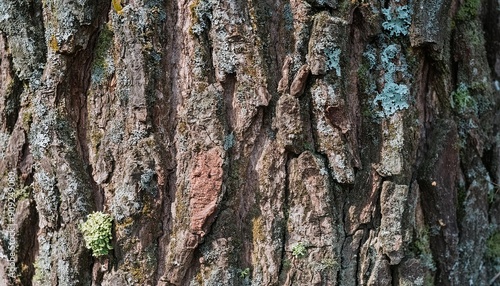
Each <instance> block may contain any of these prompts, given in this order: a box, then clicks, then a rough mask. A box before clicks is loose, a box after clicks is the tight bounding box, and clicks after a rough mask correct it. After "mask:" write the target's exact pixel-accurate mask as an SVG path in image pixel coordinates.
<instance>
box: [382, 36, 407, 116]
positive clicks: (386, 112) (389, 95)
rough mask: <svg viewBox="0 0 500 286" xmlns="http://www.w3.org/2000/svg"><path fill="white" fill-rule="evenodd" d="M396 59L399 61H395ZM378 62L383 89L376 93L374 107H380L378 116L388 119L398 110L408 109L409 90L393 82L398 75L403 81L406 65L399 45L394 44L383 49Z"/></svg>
mask: <svg viewBox="0 0 500 286" xmlns="http://www.w3.org/2000/svg"><path fill="white" fill-rule="evenodd" d="M396 59H399V60H398V61H396ZM380 61H381V66H382V69H383V71H384V87H383V89H382V92H380V93H377V96H376V97H375V99H374V104H375V105H376V106H378V105H380V107H381V108H382V111H380V112H379V116H381V117H389V116H391V115H393V114H394V113H396V112H397V111H398V110H403V109H407V108H408V107H409V104H408V99H409V96H410V90H409V88H408V86H407V85H406V84H404V83H396V82H395V81H396V79H397V78H398V75H399V74H401V75H403V79H404V78H405V77H406V69H407V65H406V61H405V58H404V55H403V54H402V53H401V49H400V47H399V45H396V44H391V45H388V46H386V47H385V48H384V49H383V51H382V53H381V54H380ZM395 62H397V63H398V64H396V63H395Z"/></svg>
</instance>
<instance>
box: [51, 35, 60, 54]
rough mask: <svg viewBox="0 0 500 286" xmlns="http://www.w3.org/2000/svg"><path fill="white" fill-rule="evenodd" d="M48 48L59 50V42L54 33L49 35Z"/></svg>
mask: <svg viewBox="0 0 500 286" xmlns="http://www.w3.org/2000/svg"><path fill="white" fill-rule="evenodd" d="M50 48H51V49H52V50H53V51H56V52H57V51H58V50H59V44H58V43H57V39H56V36H54V35H52V36H51V37H50Z"/></svg>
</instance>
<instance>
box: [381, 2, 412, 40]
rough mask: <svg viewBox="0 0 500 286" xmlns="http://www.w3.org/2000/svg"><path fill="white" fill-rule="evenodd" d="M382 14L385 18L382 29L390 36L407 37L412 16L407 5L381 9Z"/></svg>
mask: <svg viewBox="0 0 500 286" xmlns="http://www.w3.org/2000/svg"><path fill="white" fill-rule="evenodd" d="M382 13H383V14H384V16H385V21H384V22H383V23H382V27H383V28H384V30H386V31H387V32H389V34H390V35H391V36H400V35H405V36H406V35H408V29H409V28H410V25H411V15H412V10H411V8H410V7H409V6H408V5H404V6H397V7H393V6H390V7H389V8H382Z"/></svg>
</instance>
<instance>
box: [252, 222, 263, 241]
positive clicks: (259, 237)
mask: <svg viewBox="0 0 500 286" xmlns="http://www.w3.org/2000/svg"><path fill="white" fill-rule="evenodd" d="M263 232H264V223H263V222H262V218H261V217H257V218H254V219H252V235H253V240H254V242H259V241H264V239H265V237H264V233H263Z"/></svg>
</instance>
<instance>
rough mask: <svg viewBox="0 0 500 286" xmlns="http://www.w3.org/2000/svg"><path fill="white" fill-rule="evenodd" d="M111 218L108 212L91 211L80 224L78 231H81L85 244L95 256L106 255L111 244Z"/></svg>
mask: <svg viewBox="0 0 500 286" xmlns="http://www.w3.org/2000/svg"><path fill="white" fill-rule="evenodd" d="M112 223H113V218H112V217H111V216H110V215H109V214H105V213H102V212H93V213H91V214H89V215H88V218H87V221H85V222H84V223H82V224H80V226H79V228H80V231H81V232H82V233H83V238H84V239H85V245H86V247H87V248H88V249H91V250H92V255H93V256H95V257H99V256H103V255H107V254H108V252H109V250H111V249H113V247H112V246H111V238H112V234H111V228H112Z"/></svg>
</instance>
